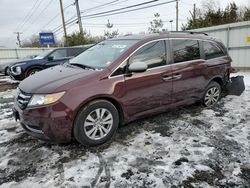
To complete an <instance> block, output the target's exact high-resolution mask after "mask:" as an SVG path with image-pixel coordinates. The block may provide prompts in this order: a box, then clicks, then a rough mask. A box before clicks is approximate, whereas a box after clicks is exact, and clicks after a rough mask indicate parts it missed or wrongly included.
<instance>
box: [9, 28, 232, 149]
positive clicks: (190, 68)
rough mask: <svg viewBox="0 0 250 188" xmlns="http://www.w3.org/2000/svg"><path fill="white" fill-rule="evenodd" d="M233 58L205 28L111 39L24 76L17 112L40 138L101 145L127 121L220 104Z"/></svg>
mask: <svg viewBox="0 0 250 188" xmlns="http://www.w3.org/2000/svg"><path fill="white" fill-rule="evenodd" d="M230 64H231V58H230V57H229V55H228V53H227V51H226V49H225V47H224V45H223V44H222V43H221V42H219V41H217V40H216V39H214V38H212V37H210V36H206V35H204V34H201V33H193V32H191V33H188V32H183V33H173V32H171V33H160V34H149V35H128V36H122V37H118V38H115V39H108V40H105V41H103V42H101V43H99V44H97V45H95V46H93V47H91V48H89V49H88V50H86V51H85V52H84V53H82V54H80V55H79V56H77V57H75V58H73V59H72V60H70V61H69V62H67V63H65V64H63V65H59V66H55V67H52V68H49V69H46V70H44V71H41V72H38V73H36V74H34V75H32V76H30V77H28V78H27V79H25V80H24V81H22V82H21V83H20V84H19V86H18V89H17V94H16V98H15V104H14V108H13V111H14V116H15V118H16V119H19V120H20V123H21V125H22V127H23V128H24V130H25V131H26V132H27V133H28V134H30V135H32V136H35V137H37V138H40V139H43V140H48V141H55V142H69V141H70V140H71V139H72V138H75V139H76V140H77V141H78V142H80V143H81V144H83V145H87V146H94V145H98V144H102V143H104V142H106V141H108V140H109V139H111V138H112V136H113V135H114V133H115V131H116V129H117V127H118V126H119V125H121V124H126V123H128V122H131V121H134V120H136V119H139V118H143V117H146V116H149V115H153V114H157V113H161V112H164V111H166V110H169V109H171V108H174V107H178V106H182V105H189V104H192V103H195V102H197V101H201V102H202V103H203V104H204V105H205V106H212V105H214V104H215V103H216V102H217V101H218V100H219V99H220V96H221V91H222V89H223V88H224V86H225V85H226V84H227V82H228V81H229V74H230V70H231V65H230Z"/></svg>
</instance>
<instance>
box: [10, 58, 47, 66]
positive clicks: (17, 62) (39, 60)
mask: <svg viewBox="0 0 250 188" xmlns="http://www.w3.org/2000/svg"><path fill="white" fill-rule="evenodd" d="M43 61H45V60H44V59H21V60H18V61H15V63H13V64H12V66H15V65H17V64H21V63H37V62H43Z"/></svg>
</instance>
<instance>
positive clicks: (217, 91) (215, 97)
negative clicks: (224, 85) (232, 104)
mask: <svg viewBox="0 0 250 188" xmlns="http://www.w3.org/2000/svg"><path fill="white" fill-rule="evenodd" d="M220 96H221V86H220V84H218V83H217V82H214V81H212V82H211V83H210V84H209V85H208V86H207V88H206V91H205V94H204V96H203V103H204V105H205V106H213V105H214V104H216V103H217V102H218V101H219V99H220Z"/></svg>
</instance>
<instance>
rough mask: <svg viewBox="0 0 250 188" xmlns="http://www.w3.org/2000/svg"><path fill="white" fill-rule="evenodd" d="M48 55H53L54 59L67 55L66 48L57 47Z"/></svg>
mask: <svg viewBox="0 0 250 188" xmlns="http://www.w3.org/2000/svg"><path fill="white" fill-rule="evenodd" d="M50 56H53V57H54V59H61V58H64V57H67V51H66V49H58V50H55V51H54V52H53V53H52V54H50Z"/></svg>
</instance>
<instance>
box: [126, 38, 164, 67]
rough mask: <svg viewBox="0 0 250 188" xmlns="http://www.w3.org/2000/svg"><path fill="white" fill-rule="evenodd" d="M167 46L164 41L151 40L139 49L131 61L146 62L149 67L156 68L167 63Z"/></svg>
mask: <svg viewBox="0 0 250 188" xmlns="http://www.w3.org/2000/svg"><path fill="white" fill-rule="evenodd" d="M165 49H166V47H165V42H164V41H157V42H151V43H149V44H147V45H145V46H143V47H142V48H140V49H139V50H138V51H136V52H135V53H134V54H133V55H132V56H131V57H130V61H131V62H132V63H133V62H138V61H139V62H144V63H146V64H147V65H148V68H155V67H160V66H164V65H166V60H165V55H166V50H165Z"/></svg>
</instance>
